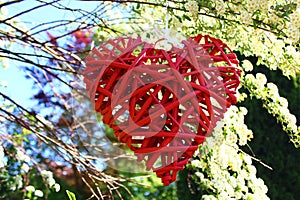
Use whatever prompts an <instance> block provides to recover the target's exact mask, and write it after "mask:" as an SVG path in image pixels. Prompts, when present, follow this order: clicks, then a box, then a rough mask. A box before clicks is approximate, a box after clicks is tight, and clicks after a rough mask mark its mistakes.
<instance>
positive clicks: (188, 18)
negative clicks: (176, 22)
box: [182, 14, 192, 21]
mask: <svg viewBox="0 0 300 200" xmlns="http://www.w3.org/2000/svg"><path fill="white" fill-rule="evenodd" d="M182 17H183V19H187V20H189V21H192V20H191V18H190V17H189V16H187V15H186V14H183V16H182Z"/></svg>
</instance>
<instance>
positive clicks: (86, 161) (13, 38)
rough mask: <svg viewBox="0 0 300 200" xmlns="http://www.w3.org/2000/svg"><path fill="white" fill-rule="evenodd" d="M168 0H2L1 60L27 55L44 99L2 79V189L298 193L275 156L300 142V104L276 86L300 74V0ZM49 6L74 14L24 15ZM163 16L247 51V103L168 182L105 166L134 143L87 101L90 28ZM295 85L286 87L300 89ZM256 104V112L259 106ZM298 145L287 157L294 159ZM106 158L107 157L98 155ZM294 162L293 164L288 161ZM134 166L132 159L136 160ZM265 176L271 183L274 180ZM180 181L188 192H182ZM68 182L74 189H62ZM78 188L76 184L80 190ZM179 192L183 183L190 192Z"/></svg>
mask: <svg viewBox="0 0 300 200" xmlns="http://www.w3.org/2000/svg"><path fill="white" fill-rule="evenodd" d="M166 2H167V3H168V6H167V7H168V8H167V10H168V12H166ZM166 2H164V1H157V0H150V1H148V0H147V1H146V0H145V1H144V0H137V1H119V3H111V2H110V1H99V4H98V5H97V6H96V7H95V9H94V10H90V11H88V10H85V9H82V8H72V7H71V6H69V5H66V4H64V3H62V2H61V1H48V2H44V1H39V0H37V1H35V2H34V3H33V4H32V5H31V7H30V8H28V9H27V8H25V7H24V10H18V11H17V12H16V13H13V14H10V13H9V12H8V11H9V10H10V9H12V10H16V8H23V5H24V4H23V3H24V2H22V1H0V9H1V10H0V21H1V25H0V63H1V64H2V66H3V67H4V68H8V67H14V66H13V64H12V63H14V65H18V66H20V68H21V69H22V70H23V72H24V74H26V76H27V78H28V79H31V80H33V81H34V83H35V85H34V91H36V93H35V95H33V97H32V98H33V99H34V100H35V101H36V102H38V104H37V105H36V106H35V107H34V108H26V106H24V105H22V104H20V103H18V101H17V100H15V99H12V98H11V97H10V96H9V95H8V94H5V92H4V91H5V90H4V88H7V87H9V85H7V82H6V80H2V81H1V82H0V83H1V86H0V87H1V88H0V89H1V90H0V96H1V98H2V99H1V101H2V102H1V104H0V122H1V126H0V132H1V134H0V137H1V141H2V142H1V146H0V168H1V172H0V183H1V185H0V191H1V195H2V196H1V198H5V197H7V196H9V195H10V197H16V198H28V199H38V198H47V197H48V198H49V199H51V198H53V199H55V198H56V197H58V196H55V195H56V194H57V195H62V196H59V197H60V198H62V197H64V198H67V196H68V197H69V198H70V199H72V198H75V197H74V196H75V194H76V197H77V198H78V199H82V198H88V196H91V197H97V198H99V199H106V198H112V197H114V198H115V199H122V198H124V199H130V198H133V197H135V198H136V199H145V198H148V199H161V198H164V199H176V198H177V197H178V199H184V198H188V197H187V196H188V195H189V196H190V199H192V198H200V196H201V195H202V197H201V198H203V199H222V198H226V199H230V198H231V199H268V197H267V196H270V197H273V198H274V199H282V198H287V199H288V198H290V199H293V194H292V192H290V190H292V189H291V188H288V187H284V189H283V190H282V191H284V192H285V191H289V192H288V193H287V196H282V195H281V194H278V193H277V191H280V190H279V189H278V188H276V187H279V186H278V185H279V183H278V182H279V181H277V179H280V178H281V179H282V177H280V176H286V177H289V178H290V177H294V178H295V180H291V182H288V180H287V182H286V184H285V185H293V183H294V184H295V186H294V187H296V186H297V185H298V184H299V180H298V179H299V171H297V170H291V171H290V174H288V173H287V172H285V173H284V172H283V171H284V170H283V166H284V165H285V163H282V162H280V161H278V158H277V157H279V155H280V156H281V157H280V158H282V159H284V158H283V157H285V156H284V155H282V154H288V153H289V151H292V150H290V149H291V148H292V147H291V145H292V144H293V145H294V146H295V147H299V141H300V128H299V125H298V124H297V120H296V119H297V117H299V113H296V116H297V115H298V116H297V117H296V116H295V115H293V114H292V113H295V112H299V109H297V108H296V109H294V110H292V111H290V108H291V106H290V105H294V106H292V107H295V105H298V104H297V102H296V103H295V102H294V103H293V104H291V103H290V102H288V101H287V99H286V98H284V96H285V97H286V96H288V94H284V92H285V91H284V90H288V89H290V87H280V83H279V81H278V80H284V81H285V82H293V81H294V82H296V83H298V84H299V71H300V53H299V42H300V41H299V38H300V20H299V19H300V10H299V9H300V7H299V6H300V2H299V1H298V0H286V1H283V0H271V1H266V0H259V1H257V0H229V1H223V0H208V1H207V0H198V1H195V0H189V1H185V0H178V1H173V0H168V1H166ZM86 3H87V2H86ZM43 7H46V8H48V9H55V11H57V12H58V11H60V10H63V11H64V12H66V13H72V14H73V16H74V19H61V20H57V21H47V22H43V23H39V24H37V25H34V26H33V25H30V26H29V27H28V24H26V25H25V24H24V23H23V22H22V21H21V20H20V19H21V18H22V17H23V16H24V15H26V14H28V13H31V12H34V11H35V10H39V9H42V8H43ZM166 21H167V23H168V25H169V26H170V28H171V29H172V30H176V31H177V32H178V33H179V34H180V35H184V36H190V35H194V34H197V33H201V34H210V35H212V36H214V37H217V38H220V39H222V40H223V41H225V42H226V43H227V44H228V45H229V46H230V48H231V49H233V50H234V51H235V52H237V53H239V54H240V55H239V58H240V61H241V65H240V66H241V68H242V69H243V70H244V73H243V75H242V84H241V88H240V92H239V93H238V94H237V95H238V99H239V101H240V104H239V105H238V106H233V107H231V108H230V109H229V110H228V112H227V113H226V114H225V118H224V119H223V120H222V121H221V122H218V125H217V127H216V128H215V129H214V132H213V133H212V135H211V137H208V138H207V141H206V142H205V143H204V144H203V145H201V146H200V148H199V151H198V152H197V153H196V154H195V155H194V158H193V160H192V161H191V162H190V164H189V166H188V167H187V169H186V170H185V171H183V172H181V173H180V177H179V181H178V183H177V185H175V184H173V185H170V186H169V187H163V186H161V185H160V183H159V182H158V179H156V178H155V177H153V176H152V175H145V173H141V172H138V173H136V174H130V173H123V172H121V171H117V170H116V169H110V168H109V167H107V165H109V163H112V162H113V161H114V160H118V159H119V157H121V155H123V154H126V156H128V155H129V154H128V151H127V150H126V149H125V150H124V147H122V146H118V150H117V151H115V150H116V148H114V147H115V146H116V145H115V144H114V142H115V141H116V140H115V138H113V133H112V132H111V130H109V129H108V128H107V127H106V126H104V125H103V124H101V123H100V121H101V116H96V115H95V114H94V113H91V112H90V111H89V110H90V109H91V105H89V104H88V103H87V102H88V101H87V100H86V96H85V94H84V91H83V90H82V88H83V87H82V81H81V80H82V73H81V72H82V70H83V69H84V63H83V58H84V57H85V56H86V54H87V53H88V50H89V49H90V47H91V46H90V45H91V44H90V43H91V41H92V40H94V41H95V42H94V45H96V46H97V45H99V43H100V42H101V41H103V40H105V39H107V38H110V37H115V36H119V35H126V34H131V33H133V32H134V33H137V32H141V31H142V32H145V33H147V30H148V28H149V27H155V26H157V27H158V28H161V29H163V28H164V27H166V26H165V23H166ZM146 35H147V34H146ZM150 35H151V34H150ZM170 37H174V36H170ZM150 39H151V38H150ZM152 39H153V38H152ZM177 40H180V39H177ZM249 56H251V57H249ZM253 58H255V59H253ZM12 61H13V62H12ZM10 65H12V66H10ZM272 71H275V72H276V75H275V77H271V76H270V75H269V74H274V73H271V72H272ZM297 74H298V78H297ZM287 78H288V79H289V81H288V79H287ZM268 80H271V81H272V82H270V81H269V82H268ZM297 81H298V82H297ZM295 88H299V87H297V86H295ZM292 91H296V89H295V90H292ZM297 91H298V90H297ZM297 91H296V92H294V93H291V96H290V98H288V99H289V100H290V99H296V100H299V91H298V92H297ZM254 99H257V100H258V101H256V100H255V101H254ZM71 101H72V103H71ZM83 102H84V103H83ZM71 105H72V106H71ZM258 107H260V109H258ZM298 108H299V107H298ZM262 109H265V113H264V115H260V113H262V112H263V110H262ZM248 110H249V112H248ZM247 113H248V114H247ZM249 113H250V115H249ZM254 113H256V114H254ZM257 113H259V115H258V114H257ZM266 113H269V116H267V115H266ZM254 115H255V116H256V115H258V116H257V117H255V118H254V117H253V116H254ZM270 116H272V117H273V120H271V119H270ZM262 121H264V123H262ZM276 122H278V123H279V124H280V125H281V127H280V126H277V128H276V129H274V131H272V133H271V134H272V135H270V133H266V132H268V131H269V130H273V129H269V127H268V128H266V127H263V126H264V125H265V126H266V125H268V126H272V128H273V126H274V124H275V123H276ZM99 124H100V125H99ZM246 124H247V125H246ZM249 128H251V129H252V130H253V131H251V129H249ZM282 132H285V133H287V135H285V134H282ZM264 134H266V135H264ZM104 136H107V137H104ZM264 137H266V138H269V139H268V140H270V141H274V144H272V145H271V144H269V145H266V149H264V148H263V147H265V146H264V145H265V141H264ZM250 140H251V141H250ZM276 140H283V141H284V142H285V143H278V142H277V141H276ZM288 140H289V141H291V143H292V144H289V143H288ZM249 141H250V142H249ZM255 142H256V143H255ZM248 145H251V146H252V145H253V151H254V152H256V151H257V152H258V153H257V155H256V156H258V158H256V157H255V155H253V154H252V152H251V151H249V149H248V148H246V147H248ZM274 149H276V151H275V150H274ZM287 149H289V150H287ZM297 150H298V149H297ZM265 151H267V152H265ZM45 152H46V153H45ZM275 152H276V153H275ZM295 152H296V150H295ZM277 154H278V155H277ZM250 155H251V156H250ZM266 155H270V157H267V156H266ZM296 155H297V154H296V153H295V154H293V156H294V157H292V156H291V155H289V156H286V157H285V159H287V162H294V161H296V160H295V156H296ZM260 157H261V158H263V161H264V160H266V162H267V163H268V164H272V163H273V162H274V163H279V164H278V166H272V168H273V169H274V171H276V170H280V172H281V173H280V175H278V176H277V179H276V180H273V179H271V178H270V176H271V175H269V176H267V175H268V174H271V172H270V171H269V167H268V165H266V164H264V163H263V161H260V159H259V158H260ZM59 163H60V164H59ZM99 163H100V164H99ZM103 163H104V164H103ZM119 164H120V165H121V166H119V167H120V168H124V167H127V163H126V162H119ZM102 165H104V167H99V166H102ZM288 166H289V168H292V165H288ZM135 167H136V166H134V167H132V168H131V169H134V170H135ZM64 174H66V175H64ZM259 177H262V178H263V179H261V178H259ZM263 180H264V181H263ZM40 182H43V184H42V185H41V184H40ZM272 182H274V185H276V184H277V185H276V186H274V185H272ZM284 182H285V181H284ZM58 183H59V184H60V186H59V184H58ZM186 184H187V185H188V187H187V186H186ZM184 185H185V187H184ZM266 185H267V186H270V187H269V192H268V189H267V187H266ZM76 186H77V187H76ZM60 187H61V188H60ZM183 188H185V192H181V194H180V189H183ZM274 188H276V189H274ZM59 189H60V192H58V191H59ZM65 190H69V191H67V193H65ZM176 190H177V193H176ZM70 191H76V192H74V193H75V194H74V195H73V193H71V192H70ZM57 192H58V193H57ZM267 192H268V193H267ZM192 193H196V194H192ZM182 194H186V195H185V196H184V197H182V196H181V195H182Z"/></svg>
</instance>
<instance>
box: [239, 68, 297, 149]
mask: <svg viewBox="0 0 300 200" xmlns="http://www.w3.org/2000/svg"><path fill="white" fill-rule="evenodd" d="M243 84H244V85H245V87H246V88H247V89H248V90H249V92H250V94H251V95H252V96H255V97H256V98H258V99H261V100H262V102H263V106H264V107H265V108H266V109H267V110H268V112H269V113H270V114H272V115H273V116H275V117H276V118H277V120H278V121H279V122H280V123H281V125H282V126H283V130H284V131H286V132H287V133H288V134H289V136H290V139H291V141H292V142H293V143H294V145H295V147H300V127H297V124H296V123H297V119H296V117H295V116H294V115H293V114H291V113H290V111H289V109H288V101H287V100H286V99H285V98H283V97H281V96H280V95H279V93H278V88H277V86H276V85H275V84H273V83H267V78H266V76H265V75H264V74H261V73H258V74H256V77H254V76H253V75H252V74H247V75H246V76H245V78H244V81H243Z"/></svg>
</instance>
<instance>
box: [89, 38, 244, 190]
mask: <svg viewBox="0 0 300 200" xmlns="http://www.w3.org/2000/svg"><path fill="white" fill-rule="evenodd" d="M182 44H183V47H182V48H176V47H173V48H172V49H171V50H169V51H165V50H162V49H156V48H155V44H150V43H147V42H144V41H142V40H141V39H140V38H137V39H134V38H130V37H129V38H118V39H115V40H109V41H107V42H105V43H103V44H102V45H101V46H100V47H99V48H94V49H93V50H92V53H91V54H90V55H89V56H88V57H87V58H86V70H85V72H84V82H85V83H86V88H87V90H88V93H89V95H90V97H91V99H92V101H93V102H95V110H96V111H97V112H100V113H101V114H102V115H103V122H104V123H106V124H108V125H109V126H110V127H111V128H112V129H113V130H114V131H115V136H116V137H118V139H119V141H120V142H121V143H126V144H127V146H128V147H129V148H130V149H131V150H132V151H134V153H135V155H136V156H137V158H138V160H139V161H141V160H144V161H145V163H146V168H147V170H150V169H152V170H153V171H155V172H156V174H157V176H158V177H160V178H162V182H163V183H164V185H169V184H170V183H171V182H173V181H175V180H176V174H177V171H179V170H182V169H183V168H184V166H185V165H186V163H187V162H188V160H189V159H190V158H191V157H192V156H193V154H194V152H195V150H196V149H197V148H198V145H199V144H201V143H203V142H204V140H205V137H207V136H208V135H209V134H210V133H211V131H212V129H213V128H214V127H215V124H216V122H217V121H218V120H220V119H221V118H222V117H223V113H224V112H225V111H226V109H227V108H228V107H229V106H230V105H231V104H234V103H236V97H235V92H236V88H237V87H238V85H239V83H240V80H239V77H240V73H241V71H240V70H239V69H238V68H237V67H238V60H237V58H236V55H235V54H234V53H233V52H232V51H231V50H230V49H229V48H228V46H227V45H226V44H224V43H223V42H222V41H221V40H219V39H215V38H212V37H210V36H202V35H198V36H196V37H193V38H189V39H188V40H186V41H183V42H182Z"/></svg>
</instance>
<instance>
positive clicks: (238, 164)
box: [190, 106, 269, 199]
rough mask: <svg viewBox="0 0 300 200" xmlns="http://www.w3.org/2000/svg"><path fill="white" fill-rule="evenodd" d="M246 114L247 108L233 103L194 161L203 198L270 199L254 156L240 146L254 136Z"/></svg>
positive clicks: (192, 163) (195, 178)
mask: <svg viewBox="0 0 300 200" xmlns="http://www.w3.org/2000/svg"><path fill="white" fill-rule="evenodd" d="M246 114H247V109H246V108H244V107H240V108H238V107H236V106H231V107H230V108H229V110H228V111H227V112H226V113H225V117H224V119H223V120H222V121H220V122H218V123H217V126H216V128H215V129H214V131H213V133H212V135H211V137H208V138H207V140H206V142H205V143H204V144H203V145H201V146H200V148H199V152H197V154H195V158H194V159H193V160H192V161H191V163H190V165H191V167H192V168H193V169H194V171H195V174H194V175H193V178H194V180H195V181H196V183H198V184H199V185H200V187H201V190H202V194H203V196H202V198H203V199H269V198H268V197H267V196H266V193H267V191H268V189H267V187H266V186H265V184H264V181H263V180H262V179H260V178H257V177H256V168H255V167H254V166H253V165H252V158H251V157H250V156H249V155H248V154H246V153H244V152H243V151H242V150H241V149H240V146H243V145H246V144H247V141H249V140H250V139H251V138H253V133H252V131H251V130H249V129H248V128H247V126H246V125H245V124H244V116H245V115H246Z"/></svg>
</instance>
